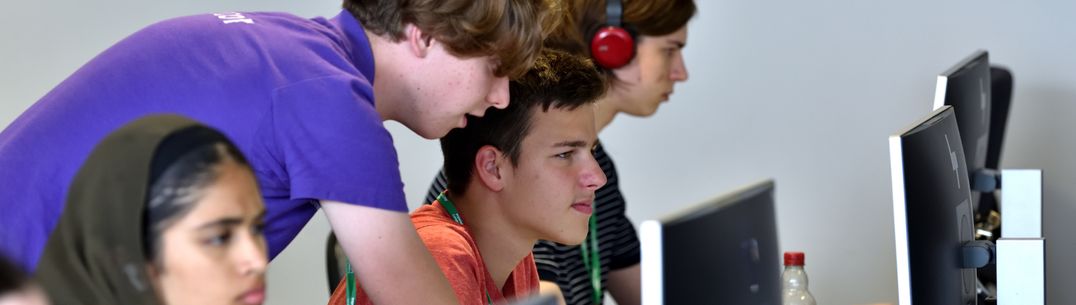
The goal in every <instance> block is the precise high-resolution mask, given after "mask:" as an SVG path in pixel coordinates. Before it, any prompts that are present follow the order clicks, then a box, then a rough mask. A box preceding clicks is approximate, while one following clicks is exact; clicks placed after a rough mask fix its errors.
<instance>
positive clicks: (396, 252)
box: [321, 201, 459, 304]
mask: <svg viewBox="0 0 1076 305" xmlns="http://www.w3.org/2000/svg"><path fill="white" fill-rule="evenodd" d="M321 206H322V208H323V209H325V215H327V216H328V218H329V223H330V224H331V225H332V228H333V231H334V232H335V233H336V236H337V239H339V241H340V246H341V247H343V248H344V252H345V253H347V256H348V259H349V260H350V261H351V265H352V268H353V270H355V276H356V278H361V281H362V287H363V290H364V291H365V292H366V294H367V295H369V296H370V299H371V301H373V303H374V304H459V303H458V301H457V300H456V295H455V294H454V293H453V292H452V287H451V286H449V284H448V280H447V279H446V278H445V276H444V274H443V273H441V269H440V268H439V267H438V266H437V264H436V263H435V262H434V260H433V257H432V256H430V252H429V251H428V250H426V246H425V245H424V244H423V243H422V241H421V240H420V239H419V237H418V234H417V233H415V227H414V226H413V225H412V224H411V219H410V217H408V215H407V214H405V213H400V212H393V211H387V210H382V209H377V208H371V207H365V206H359V205H352V204H347V203H341V202H334V201H322V202H321Z"/></svg>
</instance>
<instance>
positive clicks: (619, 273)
mask: <svg viewBox="0 0 1076 305" xmlns="http://www.w3.org/2000/svg"><path fill="white" fill-rule="evenodd" d="M641 281H642V279H641V278H640V277H639V264H635V265H632V266H631V267H627V268H622V269H617V270H612V271H609V281H608V282H606V283H608V285H609V294H612V295H613V299H614V300H616V303H617V304H620V305H639V286H640V283H641Z"/></svg>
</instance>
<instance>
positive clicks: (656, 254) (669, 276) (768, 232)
mask: <svg viewBox="0 0 1076 305" xmlns="http://www.w3.org/2000/svg"><path fill="white" fill-rule="evenodd" d="M640 243H641V247H642V249H641V250H642V262H641V268H642V274H641V275H642V298H643V302H642V304H643V305H659V304H739V305H779V304H781V283H780V276H781V262H780V261H779V259H778V251H779V250H778V244H777V222H776V216H775V215H774V182H773V180H766V181H762V182H758V183H755V184H752V185H750V186H747V187H744V188H742V189H739V190H736V191H733V192H731V193H728V194H727V195H724V196H720V197H717V198H714V199H711V200H707V201H705V202H703V203H701V204H698V205H695V206H693V207H691V208H688V209H686V210H684V211H681V212H679V213H675V214H672V215H670V216H668V217H665V218H662V219H661V220H648V221H644V222H643V223H642V224H641V226H640Z"/></svg>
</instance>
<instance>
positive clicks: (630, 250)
mask: <svg viewBox="0 0 1076 305" xmlns="http://www.w3.org/2000/svg"><path fill="white" fill-rule="evenodd" d="M614 226H615V227H616V228H617V229H616V232H620V236H619V238H618V239H617V240H616V241H615V245H613V247H612V248H611V249H610V250H611V251H612V254H613V255H612V257H610V258H609V270H620V269H624V268H628V267H631V266H635V265H638V264H639V259H640V255H639V235H638V234H636V233H635V225H633V224H632V223H631V220H629V219H628V216H627V215H624V214H621V215H619V216H618V217H617V218H616V223H615V225H614Z"/></svg>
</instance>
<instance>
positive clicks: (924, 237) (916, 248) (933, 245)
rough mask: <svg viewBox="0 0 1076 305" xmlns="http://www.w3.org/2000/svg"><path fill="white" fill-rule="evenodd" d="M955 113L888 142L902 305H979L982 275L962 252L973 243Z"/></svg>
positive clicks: (938, 114)
mask: <svg viewBox="0 0 1076 305" xmlns="http://www.w3.org/2000/svg"><path fill="white" fill-rule="evenodd" d="M956 117H957V116H956V114H955V112H954V110H953V108H952V107H950V106H943V107H941V108H940V109H938V110H935V111H934V112H932V113H931V114H930V115H928V116H926V117H925V118H922V119H920V120H919V121H918V122H916V123H915V124H913V125H911V126H910V127H907V128H906V129H904V130H902V131H900V132H899V133H897V134H895V135H892V136H890V137H889V158H890V172H891V174H892V179H893V180H892V184H893V223H894V228H893V232H894V234H895V240H896V256H897V300H898V301H899V304H900V305H934V304H961V305H967V304H971V305H974V304H975V302H976V299H975V269H964V268H961V266H962V265H963V262H962V256H961V246H962V245H963V244H964V243H965V242H968V241H972V240H974V234H973V230H974V226H973V221H974V220H973V216H972V207H971V192H970V190H969V185H968V175H967V173H966V172H967V170H966V168H967V163H966V162H965V161H964V150H963V149H962V147H961V146H960V144H959V143H960V140H961V133H960V131H959V130H958V128H957V121H956Z"/></svg>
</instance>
